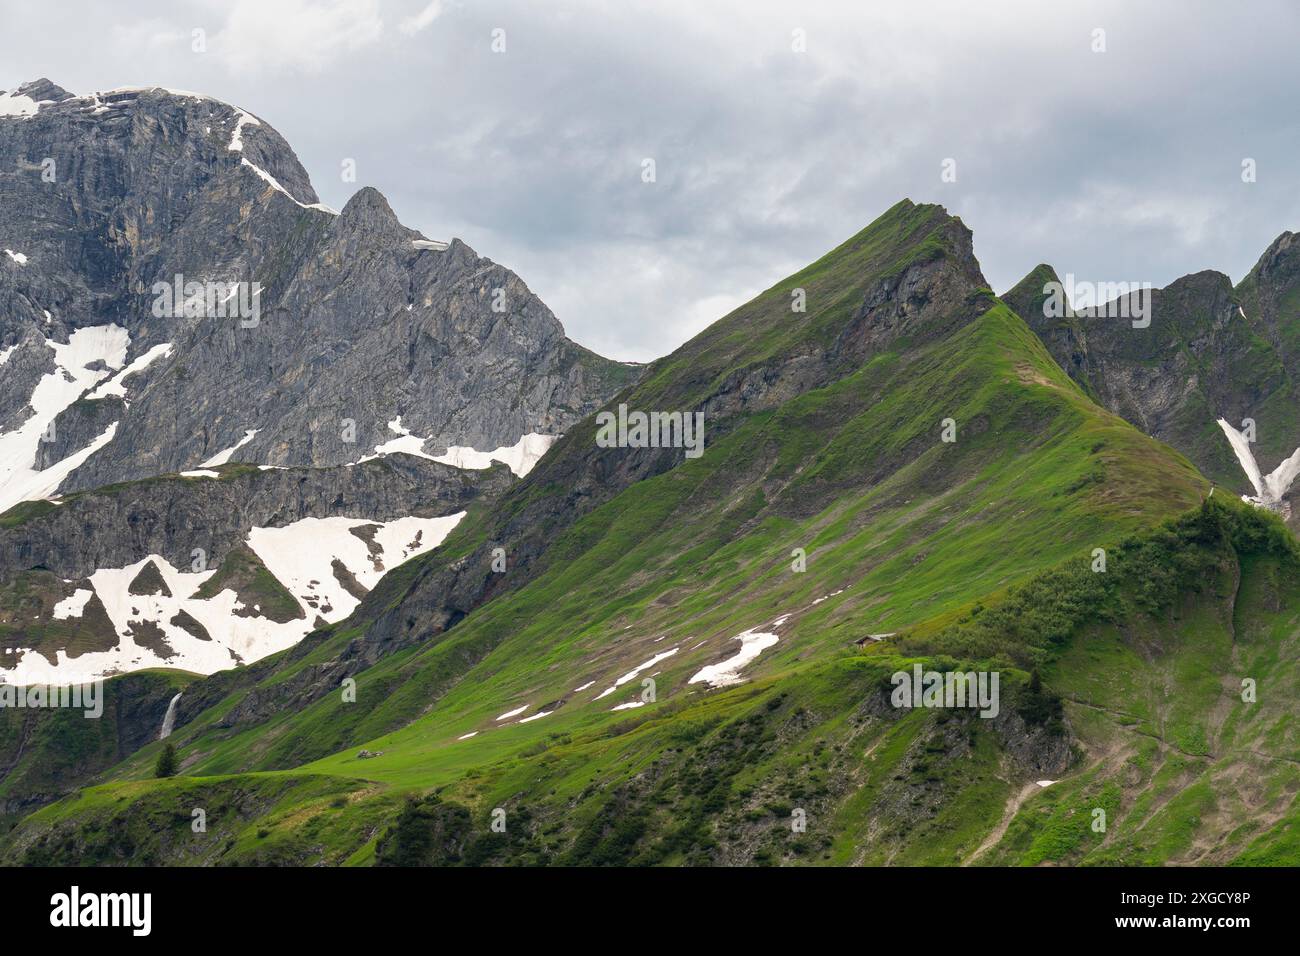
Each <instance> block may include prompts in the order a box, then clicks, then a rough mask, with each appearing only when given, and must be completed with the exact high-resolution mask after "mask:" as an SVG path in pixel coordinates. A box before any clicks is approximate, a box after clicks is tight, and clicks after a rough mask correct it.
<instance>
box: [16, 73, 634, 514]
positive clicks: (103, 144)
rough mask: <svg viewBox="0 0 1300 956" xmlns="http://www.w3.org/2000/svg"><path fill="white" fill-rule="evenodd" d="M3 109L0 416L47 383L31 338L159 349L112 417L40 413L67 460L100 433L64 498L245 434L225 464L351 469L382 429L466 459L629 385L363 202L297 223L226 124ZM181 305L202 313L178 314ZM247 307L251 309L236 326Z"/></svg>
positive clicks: (245, 143) (213, 115) (81, 107)
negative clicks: (71, 444)
mask: <svg viewBox="0 0 1300 956" xmlns="http://www.w3.org/2000/svg"><path fill="white" fill-rule="evenodd" d="M0 95H4V94H0ZM9 96H11V97H13V96H19V97H23V98H24V99H23V101H22V102H24V103H28V102H30V104H31V105H30V106H29V107H27V111H26V114H25V115H6V116H3V117H0V248H6V249H10V250H12V251H13V252H15V253H16V254H17V255H20V256H21V257H22V260H23V261H21V262H20V261H18V260H17V259H15V258H11V257H10V256H6V255H2V254H0V348H6V347H8V346H10V345H15V344H17V343H19V342H22V341H26V342H27V343H28V344H27V346H25V347H24V351H25V352H29V353H30V355H29V356H28V357H26V358H23V359H22V360H21V362H19V356H18V355H17V354H16V353H15V354H14V355H12V356H11V357H10V361H12V362H15V364H14V365H13V366H12V368H11V367H10V366H9V365H8V364H7V365H6V374H5V375H4V376H3V379H2V381H0V418H5V417H9V416H14V415H21V414H22V409H23V406H24V405H25V404H26V403H27V401H28V399H29V398H30V397H31V392H32V387H33V386H34V383H35V379H37V378H39V375H40V374H41V370H40V369H43V371H45V372H48V371H50V367H49V366H50V362H49V358H48V355H47V354H43V353H47V352H48V349H44V348H42V347H41V346H42V344H43V341H44V340H46V339H48V340H51V341H54V342H64V341H66V340H67V336H68V335H69V333H70V332H71V331H73V330H74V329H76V328H80V327H84V326H90V325H104V324H107V323H115V324H117V325H119V326H121V327H122V328H124V329H126V330H127V332H129V334H130V346H129V351H128V355H127V361H128V363H129V362H132V361H135V360H137V359H141V358H142V357H143V356H146V355H147V354H148V353H149V352H150V351H151V350H153V349H155V348H158V347H160V346H163V345H165V344H170V345H171V346H172V348H171V349H170V350H169V351H167V352H166V354H165V355H161V356H158V357H156V358H154V360H152V361H151V362H150V363H149V364H148V365H147V367H144V368H141V369H138V370H136V372H135V374H133V375H132V376H131V377H130V378H129V379H128V380H126V381H125V382H123V383H122V386H123V391H124V395H123V396H122V397H124V399H125V402H124V405H123V407H122V408H120V409H110V408H109V407H107V406H100V407H96V408H88V407H86V406H84V405H82V406H74V407H71V408H68V409H67V410H66V411H64V412H63V413H62V414H61V415H59V417H58V419H57V420H56V421H55V426H56V428H55V432H56V434H58V433H60V432H61V431H66V432H67V433H68V434H69V435H70V436H75V438H76V439H78V440H80V439H83V438H84V437H85V435H86V434H87V432H88V430H89V428H90V421H91V420H92V419H93V420H94V421H95V422H99V421H101V420H106V419H107V418H108V417H109V416H110V413H116V412H120V420H119V422H118V427H117V431H116V433H115V436H114V438H113V440H112V441H111V442H110V443H109V444H108V445H107V446H106V447H104V448H103V449H101V450H100V451H99V452H97V453H96V454H94V455H93V456H91V458H90V459H89V460H88V461H86V462H85V463H84V464H82V465H81V466H80V467H78V468H77V469H75V470H74V471H73V472H72V474H71V475H70V476H69V477H68V478H67V479H66V480H65V481H64V483H63V485H62V490H63V491H65V492H66V491H73V490H84V489H88V488H93V487H98V486H101V485H105V484H109V483H112V482H118V481H123V480H132V479H138V478H144V477H148V476H151V475H156V474H162V473H167V472H175V471H181V470H184V469H186V468H193V467H196V466H198V465H199V464H200V463H202V462H203V461H205V460H207V459H209V458H211V457H212V456H214V455H216V454H217V453H219V452H222V451H223V450H225V449H229V448H231V447H232V446H234V445H235V444H236V443H237V442H239V441H240V440H241V439H243V438H244V437H245V435H246V434H247V432H249V431H255V435H254V437H253V439H252V440H251V441H249V442H248V443H246V444H245V445H243V446H242V447H241V448H240V451H239V459H238V460H242V461H248V462H254V463H259V464H277V465H315V466H329V465H340V464H345V463H349V462H356V461H358V460H360V459H361V458H362V457H363V456H365V455H366V454H368V453H371V452H372V450H373V449H374V447H375V446H376V445H380V444H382V443H384V442H386V441H389V440H391V439H392V438H393V437H394V430H393V429H392V428H390V425H389V423H390V422H394V421H395V420H396V419H397V418H398V417H399V416H400V419H401V423H402V426H403V427H404V428H405V429H407V430H409V431H410V433H411V434H413V435H416V436H418V437H420V438H423V439H426V440H427V443H426V445H425V450H426V451H428V452H429V453H433V454H437V453H439V452H441V451H442V450H443V449H444V448H446V447H447V446H450V445H461V446H470V447H473V448H477V449H479V450H483V451H487V450H491V449H494V448H497V447H500V446H505V445H512V444H514V443H515V442H516V441H517V440H518V439H519V438H520V436H522V435H525V434H528V433H541V434H548V435H555V434H559V433H562V432H564V431H565V430H567V429H568V428H569V427H570V426H571V425H572V424H573V423H574V422H575V421H577V420H579V419H581V418H582V417H584V416H585V415H586V414H588V413H589V412H590V411H592V410H594V409H595V408H596V407H598V406H599V405H600V403H602V402H603V401H604V400H605V399H607V398H608V397H609V396H610V395H612V394H613V393H614V392H615V391H617V390H618V389H619V388H620V387H621V386H622V385H623V384H625V383H626V382H627V381H629V380H630V379H631V378H632V377H633V376H634V375H635V374H636V371H637V369H636V367H633V366H627V365H623V364H620V363H616V362H610V361H608V360H606V359H603V358H600V357H599V356H596V355H594V354H592V353H591V352H588V351H587V350H585V349H583V348H581V347H580V346H578V345H576V344H574V343H573V342H571V341H569V340H568V339H567V338H565V336H564V332H563V329H562V328H561V326H560V324H559V322H558V321H557V320H556V319H555V317H554V315H552V314H551V312H550V310H549V309H547V307H546V306H545V305H544V304H543V303H542V302H541V301H540V300H539V299H538V298H537V297H536V296H535V295H533V293H532V292H531V291H530V290H529V289H528V287H527V286H526V285H525V284H524V283H523V282H522V281H521V280H520V279H519V278H518V277H517V276H515V275H514V274H513V273H512V272H510V271H509V270H508V269H505V268H504V267H502V266H500V265H497V264H496V263H494V262H492V261H490V260H488V259H485V258H483V257H481V256H479V255H478V254H477V253H475V252H474V251H473V250H472V249H470V248H469V247H468V246H466V245H465V244H464V243H463V242H460V241H459V240H455V239H452V240H451V241H450V242H449V243H447V244H442V243H436V242H430V241H427V240H425V239H424V237H422V236H421V235H420V234H419V233H418V232H416V231H415V230H412V229H409V228H407V227H405V226H403V225H402V224H401V223H400V221H399V220H398V219H397V217H396V215H395V214H394V213H393V211H392V210H391V209H390V208H389V206H388V203H387V202H386V201H385V200H384V198H383V197H382V196H381V195H380V194H379V193H378V192H377V191H375V190H374V189H371V188H363V189H361V190H360V191H358V192H357V193H356V194H355V195H354V196H353V197H352V199H351V200H350V201H349V202H348V203H347V205H346V206H345V207H344V209H343V210H342V212H341V213H335V212H334V211H333V210H329V209H327V208H326V207H324V206H322V205H320V204H319V202H318V199H317V196H316V194H315V192H314V191H313V189H312V187H311V183H310V180H309V178H308V176H307V174H306V171H305V170H304V169H303V168H302V166H301V164H300V163H299V162H298V160H297V158H296V157H295V156H294V154H293V151H292V150H291V149H290V148H289V146H288V144H287V143H285V141H284V140H283V139H282V138H281V137H280V136H279V134H278V133H276V132H275V130H274V129H272V128H271V127H270V126H269V125H268V124H267V123H266V122H265V121H263V120H261V119H260V118H257V117H253V116H252V115H250V114H248V113H247V112H245V111H243V110H240V109H238V108H236V107H232V106H229V105H227V104H224V103H220V102H217V101H215V100H212V99H209V98H206V97H202V96H198V95H194V94H185V93H177V92H170V91H166V90H162V89H156V88H155V89H134V90H117V91H112V92H109V93H97V94H92V95H89V96H81V97H77V96H72V95H70V94H68V93H67V92H66V91H63V90H61V89H59V88H58V87H56V86H54V85H53V84H51V83H49V82H48V81H39V82H37V83H35V84H28V85H27V86H24V87H21V88H20V89H19V90H17V91H15V93H13V94H9ZM177 276H180V277H182V278H181V291H182V295H181V297H180V302H179V303H176V302H173V303H171V305H172V306H178V305H179V307H178V308H168V307H167V306H168V303H167V302H166V301H165V298H166V294H167V293H166V292H165V291H164V290H165V289H167V288H172V287H174V286H175V284H176V277H177ZM188 283H200V284H202V285H201V286H199V287H198V288H199V291H200V292H202V293H205V294H206V298H205V296H204V295H200V296H199V298H198V299H196V300H191V305H192V308H191V309H189V310H188V312H187V310H186V309H185V308H184V302H185V301H186V300H189V299H190V292H189V291H186V290H185V288H184V286H185V284H188ZM214 284H221V285H219V286H216V285H214ZM241 284H242V285H241ZM254 284H256V286H254ZM255 288H257V289H260V294H258V295H256V299H255V301H256V306H257V307H256V309H252V308H247V309H242V310H236V309H235V307H236V306H237V305H239V304H240V303H245V304H247V305H249V306H251V305H252V304H253V302H254V289H255ZM214 289H215V292H214V291H213V290H214ZM173 298H175V297H174V296H173ZM199 303H201V305H200V304H199ZM227 303H228V304H227ZM232 310H234V311H236V314H230V313H231V312H232ZM173 312H174V313H176V314H172V313H173ZM160 351H161V350H160ZM38 366H39V367H40V369H38ZM123 374H125V373H123ZM65 451H67V449H58V448H54V449H47V450H45V451H44V452H43V453H42V460H43V461H46V462H48V461H52V460H57V458H56V456H60V455H62V454H63V453H64V452H65Z"/></svg>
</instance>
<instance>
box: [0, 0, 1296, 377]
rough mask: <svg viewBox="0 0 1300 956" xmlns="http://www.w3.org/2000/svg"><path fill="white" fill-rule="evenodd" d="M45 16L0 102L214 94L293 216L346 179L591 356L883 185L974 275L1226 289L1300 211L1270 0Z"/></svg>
mask: <svg viewBox="0 0 1300 956" xmlns="http://www.w3.org/2000/svg"><path fill="white" fill-rule="evenodd" d="M66 6H67V7H68V8H70V11H71V12H69V13H68V14H65V15H64V16H63V17H62V18H61V20H60V26H59V27H58V28H57V29H52V28H51V26H52V25H51V23H50V22H49V20H48V18H47V15H45V14H42V13H39V12H36V10H35V9H33V5H27V4H24V3H21V2H4V3H0V18H2V22H4V23H5V25H6V30H5V35H4V37H3V38H0V63H3V64H4V67H3V69H4V75H3V76H0V87H5V86H13V85H16V84H17V83H18V82H21V81H23V80H25V79H30V78H33V77H35V76H40V75H46V76H49V77H50V78H51V79H53V80H55V81H56V82H58V83H60V84H62V85H64V86H67V87H68V88H70V89H74V90H77V91H87V90H92V89H105V88H109V87H112V86H119V85H138V84H144V83H156V84H159V85H164V86H171V87H179V88H183V89H192V90H200V91H203V92H206V93H210V94H211V95H213V96H217V97H219V98H222V99H226V100H229V101H231V102H234V103H237V104H238V105H240V106H243V107H244V108H246V109H250V110H252V111H253V112H255V113H257V114H258V115H260V116H262V117H264V118H265V119H267V120H268V121H269V122H271V123H272V124H273V125H275V126H276V127H277V128H278V129H279V130H280V131H281V132H282V133H283V134H284V135H285V137H286V138H287V139H288V140H289V141H290V142H291V143H292V144H293V145H294V147H295V148H296V149H297V150H298V152H299V154H300V156H301V157H302V159H303V162H304V164H305V165H306V166H307V168H308V169H309V170H310V171H311V173H312V175H313V179H314V180H315V184H316V187H317V190H318V192H320V194H321V196H322V198H323V200H324V201H325V202H328V203H330V204H331V205H334V206H336V207H340V206H342V205H343V204H344V203H345V202H346V200H347V198H348V196H349V195H350V194H351V192H352V191H354V190H355V189H356V188H357V187H358V186H360V185H363V184H371V185H375V186H377V187H378V188H379V189H381V190H382V191H383V192H384V193H385V194H386V195H387V196H388V198H389V200H390V202H391V203H392V205H393V208H394V209H395V210H397V212H398V214H399V215H400V216H401V217H402V219H403V220H404V221H405V222H407V223H408V224H410V225H411V226H413V227H415V228H418V229H420V230H422V231H423V232H425V233H426V234H427V235H429V236H433V237H439V238H446V237H449V236H451V235H458V236H461V237H462V238H464V239H465V240H466V241H467V242H469V243H470V244H471V245H473V246H474V247H475V248H476V249H478V250H479V251H480V252H481V253H483V254H484V255H488V256H490V257H492V258H494V259H497V260H499V261H501V262H503V263H505V264H507V265H509V266H510V267H511V268H513V269H515V270H516V271H518V272H519V274H520V275H521V276H522V277H523V278H524V279H525V280H526V281H527V282H528V283H529V285H530V286H531V287H532V288H533V289H534V290H535V291H537V292H538V294H540V295H541V296H542V298H543V299H544V300H546V301H547V303H548V304H550V306H551V307H552V308H553V309H554V311H555V312H556V314H557V315H558V316H559V318H560V319H561V321H563V322H564V324H565V326H566V328H567V329H568V330H569V333H570V335H572V336H573V337H574V338H576V339H577V340H578V341H580V342H582V343H584V344H586V345H589V346H590V347H592V348H595V349H597V350H598V351H602V352H604V353H605V354H609V355H611V356H614V357H618V358H631V359H641V360H644V359H649V358H653V357H655V356H657V355H661V354H664V353H666V352H668V351H670V350H671V349H672V348H674V347H676V346H677V345H678V344H680V343H681V341H683V340H684V339H685V338H686V337H688V336H689V335H691V334H693V333H694V332H696V331H698V330H699V328H701V327H703V326H704V325H706V324H707V323H708V322H709V321H711V320H712V319H715V318H717V317H718V316H720V315H721V314H722V312H723V311H725V310H726V309H727V308H729V307H731V306H734V305H736V304H739V303H740V302H742V301H744V300H745V299H746V298H747V297H749V296H751V295H753V294H754V293H756V292H758V291H761V290H762V289H764V288H766V287H768V286H770V285H771V284H773V283H774V282H776V281H777V280H779V279H780V278H781V277H782V276H783V275H785V274H787V273H788V272H790V271H792V270H794V269H796V268H798V267H800V266H801V265H803V264H805V263H806V262H808V261H810V260H812V259H814V258H816V257H817V256H819V255H820V254H822V253H823V252H825V251H826V250H827V249H829V248H831V247H833V246H835V245H836V244H838V243H839V242H841V241H842V240H843V239H845V238H846V237H847V236H849V235H851V234H852V233H853V232H855V231H857V230H858V229H860V228H861V227H862V226H863V225H865V224H866V223H867V222H869V221H870V220H871V219H873V218H874V217H875V216H876V215H878V214H879V213H880V212H881V211H883V210H884V209H886V208H888V207H889V206H890V205H892V204H893V203H894V202H895V201H897V200H898V199H899V198H900V197H902V196H910V197H911V198H913V199H915V200H917V201H933V202H941V203H944V204H945V205H946V206H948V208H949V210H950V211H952V212H954V213H956V214H958V215H961V216H962V217H963V218H964V219H965V221H966V222H967V224H968V225H969V226H970V227H971V228H972V229H973V230H974V232H975V241H976V252H977V254H978V255H979V257H980V260H981V263H982V265H983V266H984V269H985V272H986V274H987V275H988V277H989V280H990V282H991V283H992V284H993V286H994V288H995V289H999V290H1000V289H1004V288H1006V287H1008V286H1010V285H1012V284H1013V283H1014V282H1015V281H1017V280H1018V279H1019V278H1020V276H1021V275H1022V274H1023V273H1024V272H1026V271H1028V269H1029V268H1031V267H1032V266H1033V265H1035V264H1036V263H1038V262H1039V261H1048V262H1051V263H1052V264H1053V265H1055V266H1056V267H1057V268H1058V269H1059V270H1061V271H1062V272H1064V271H1072V272H1074V273H1075V274H1076V275H1079V276H1081V277H1095V278H1099V279H1106V278H1112V279H1137V280H1144V281H1151V282H1153V283H1155V284H1157V285H1160V284H1164V283H1166V282H1168V281H1170V280H1171V279H1173V278H1175V277H1177V276H1178V275H1181V274H1184V273H1186V272H1191V271H1195V270H1198V269H1202V268H1218V269H1221V270H1224V271H1226V272H1228V273H1229V274H1230V275H1231V276H1233V278H1234V279H1236V278H1239V277H1240V276H1241V275H1242V273H1243V272H1244V271H1245V270H1246V269H1248V268H1249V267H1250V266H1251V265H1252V264H1253V263H1254V261H1255V259H1256V258H1257V257H1258V255H1259V254H1260V253H1261V252H1262V251H1263V249H1264V248H1265V246H1266V245H1267V244H1268V243H1269V242H1270V241H1271V240H1272V239H1273V238H1274V237H1275V236H1276V235H1277V234H1278V233H1280V232H1282V231H1283V230H1285V229H1293V228H1298V227H1300V201H1298V198H1297V197H1300V189H1298V188H1297V187H1298V186H1300V170H1297V166H1296V163H1295V162H1294V156H1295V154H1296V146H1297V130H1296V128H1295V121H1294V120H1293V119H1292V116H1293V114H1294V107H1293V104H1292V102H1291V99H1292V97H1293V92H1292V91H1293V90H1294V89H1295V88H1296V86H1297V83H1296V80H1297V78H1298V77H1297V74H1300V65H1298V64H1297V62H1296V58H1295V57H1294V55H1293V52H1292V49H1291V47H1292V44H1293V38H1294V36H1295V35H1296V33H1295V27H1296V20H1297V14H1296V13H1295V12H1294V11H1293V10H1292V9H1291V8H1290V7H1289V6H1288V5H1286V4H1285V3H1283V2H1280V0H1279V2H1259V3H1255V4H1252V5H1251V7H1250V9H1249V10H1248V11H1244V12H1243V11H1241V10H1234V9H1232V8H1230V7H1228V6H1226V5H1218V4H1211V3H1208V2H1206V3H1200V2H1192V3H1189V2H1185V0H1184V2H1176V0H1169V2H1151V3H1145V4H1141V5H1123V4H1119V3H1073V4H1035V3H1004V4H998V5H996V6H989V5H974V4H969V3H961V2H935V3H928V4H927V3H921V4H918V3H912V2H909V3H899V4H896V5H894V8H893V9H890V8H886V7H883V6H882V5H879V4H871V5H867V4H859V3H822V4H815V5H808V4H781V3H755V2H742V0H733V2H728V3H710V4H700V3H698V2H685V0H680V2H667V0H665V2H658V3H617V4H614V3H596V2H592V3H577V2H571V3H568V4H563V5H560V6H559V7H556V6H554V5H551V4H545V5H543V4H536V3H527V2H523V0H520V2H497V3H474V4H470V3H457V2H452V0H446V2H443V3H441V4H439V5H437V7H436V15H435V14H434V13H429V12H428V11H429V10H431V9H433V7H432V6H431V5H430V4H429V3H427V0H403V2H398V0H385V2H382V3H377V2H376V3H370V2H365V0H348V2H341V3H307V2H306V0H289V2H287V3H283V2H282V3H274V2H271V0H260V2H259V3H257V4H249V3H241V4H237V5H235V7H234V8H233V9H234V10H235V11H236V13H234V14H232V13H230V12H229V11H230V9H231V8H230V7H229V6H228V5H223V4H215V3H207V2H189V3H185V2H182V3H164V2H142V3H137V4H134V5H132V7H131V8H130V10H129V11H127V10H125V9H123V10H118V9H114V8H110V7H105V6H103V5H101V4H94V3H88V2H87V3H80V4H79V3H71V4H67V5H66ZM78 7H80V8H81V9H80V10H78V9H77V8H78ZM109 17H111V18H113V22H112V23H111V24H110V23H107V22H106V18H109ZM416 23H422V24H423V25H422V27H421V28H420V29H418V30H415V29H414V28H413V26H412V27H411V28H409V29H405V30H404V29H403V28H402V27H403V25H404V24H407V25H414V24H416ZM110 26H111V29H109V28H110ZM196 26H202V27H204V28H205V29H207V30H208V32H209V35H210V36H212V37H214V38H217V39H218V40H221V42H214V43H213V44H212V46H211V48H210V51H209V52H208V53H207V54H203V55H196V54H194V53H192V52H191V51H190V39H189V38H190V35H191V30H192V29H193V28H195V27H196ZM496 27H500V28H503V29H505V30H506V37H507V52H506V53H504V54H494V53H493V52H492V51H491V49H490V42H491V31H492V29H493V28H496ZM796 27H802V28H803V29H805V30H806V33H807V38H808V51H807V53H803V54H797V53H794V52H793V51H792V50H791V48H790V40H791V31H792V30H793V29H794V28H796ZM1098 27H1100V28H1102V29H1104V30H1105V31H1106V41H1107V50H1106V52H1105V53H1100V54H1098V53H1093V52H1092V51H1091V49H1090V43H1091V37H1092V30H1093V29H1095V28H1098ZM268 32H270V33H274V34H275V35H273V36H266V35H265V34H266V33H268ZM232 37H233V38H236V39H235V40H233V41H232V40H231V38H232ZM221 38H225V39H221ZM232 42H234V44H235V45H234V46H233V47H232V46H231V43H232ZM645 157H652V158H654V159H655V161H656V164H657V173H658V181H657V182H656V183H654V184H653V185H649V184H644V183H642V182H641V179H640V163H641V160H642V159H643V158H645ZM946 157H952V158H954V159H956V161H957V168H958V180H957V182H956V183H943V182H941V181H940V176H939V174H940V163H941V162H942V161H943V159H944V158H946ZM1244 157H1253V158H1254V159H1256V160H1257V162H1258V169H1259V179H1258V182H1256V183H1254V184H1245V183H1242V182H1241V178H1240V163H1241V160H1242V159H1243V158H1244ZM344 158H353V159H355V160H356V161H357V168H358V173H359V181H358V183H356V184H349V183H344V182H342V181H341V179H340V177H339V170H340V163H341V162H342V160H343V159H344Z"/></svg>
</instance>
